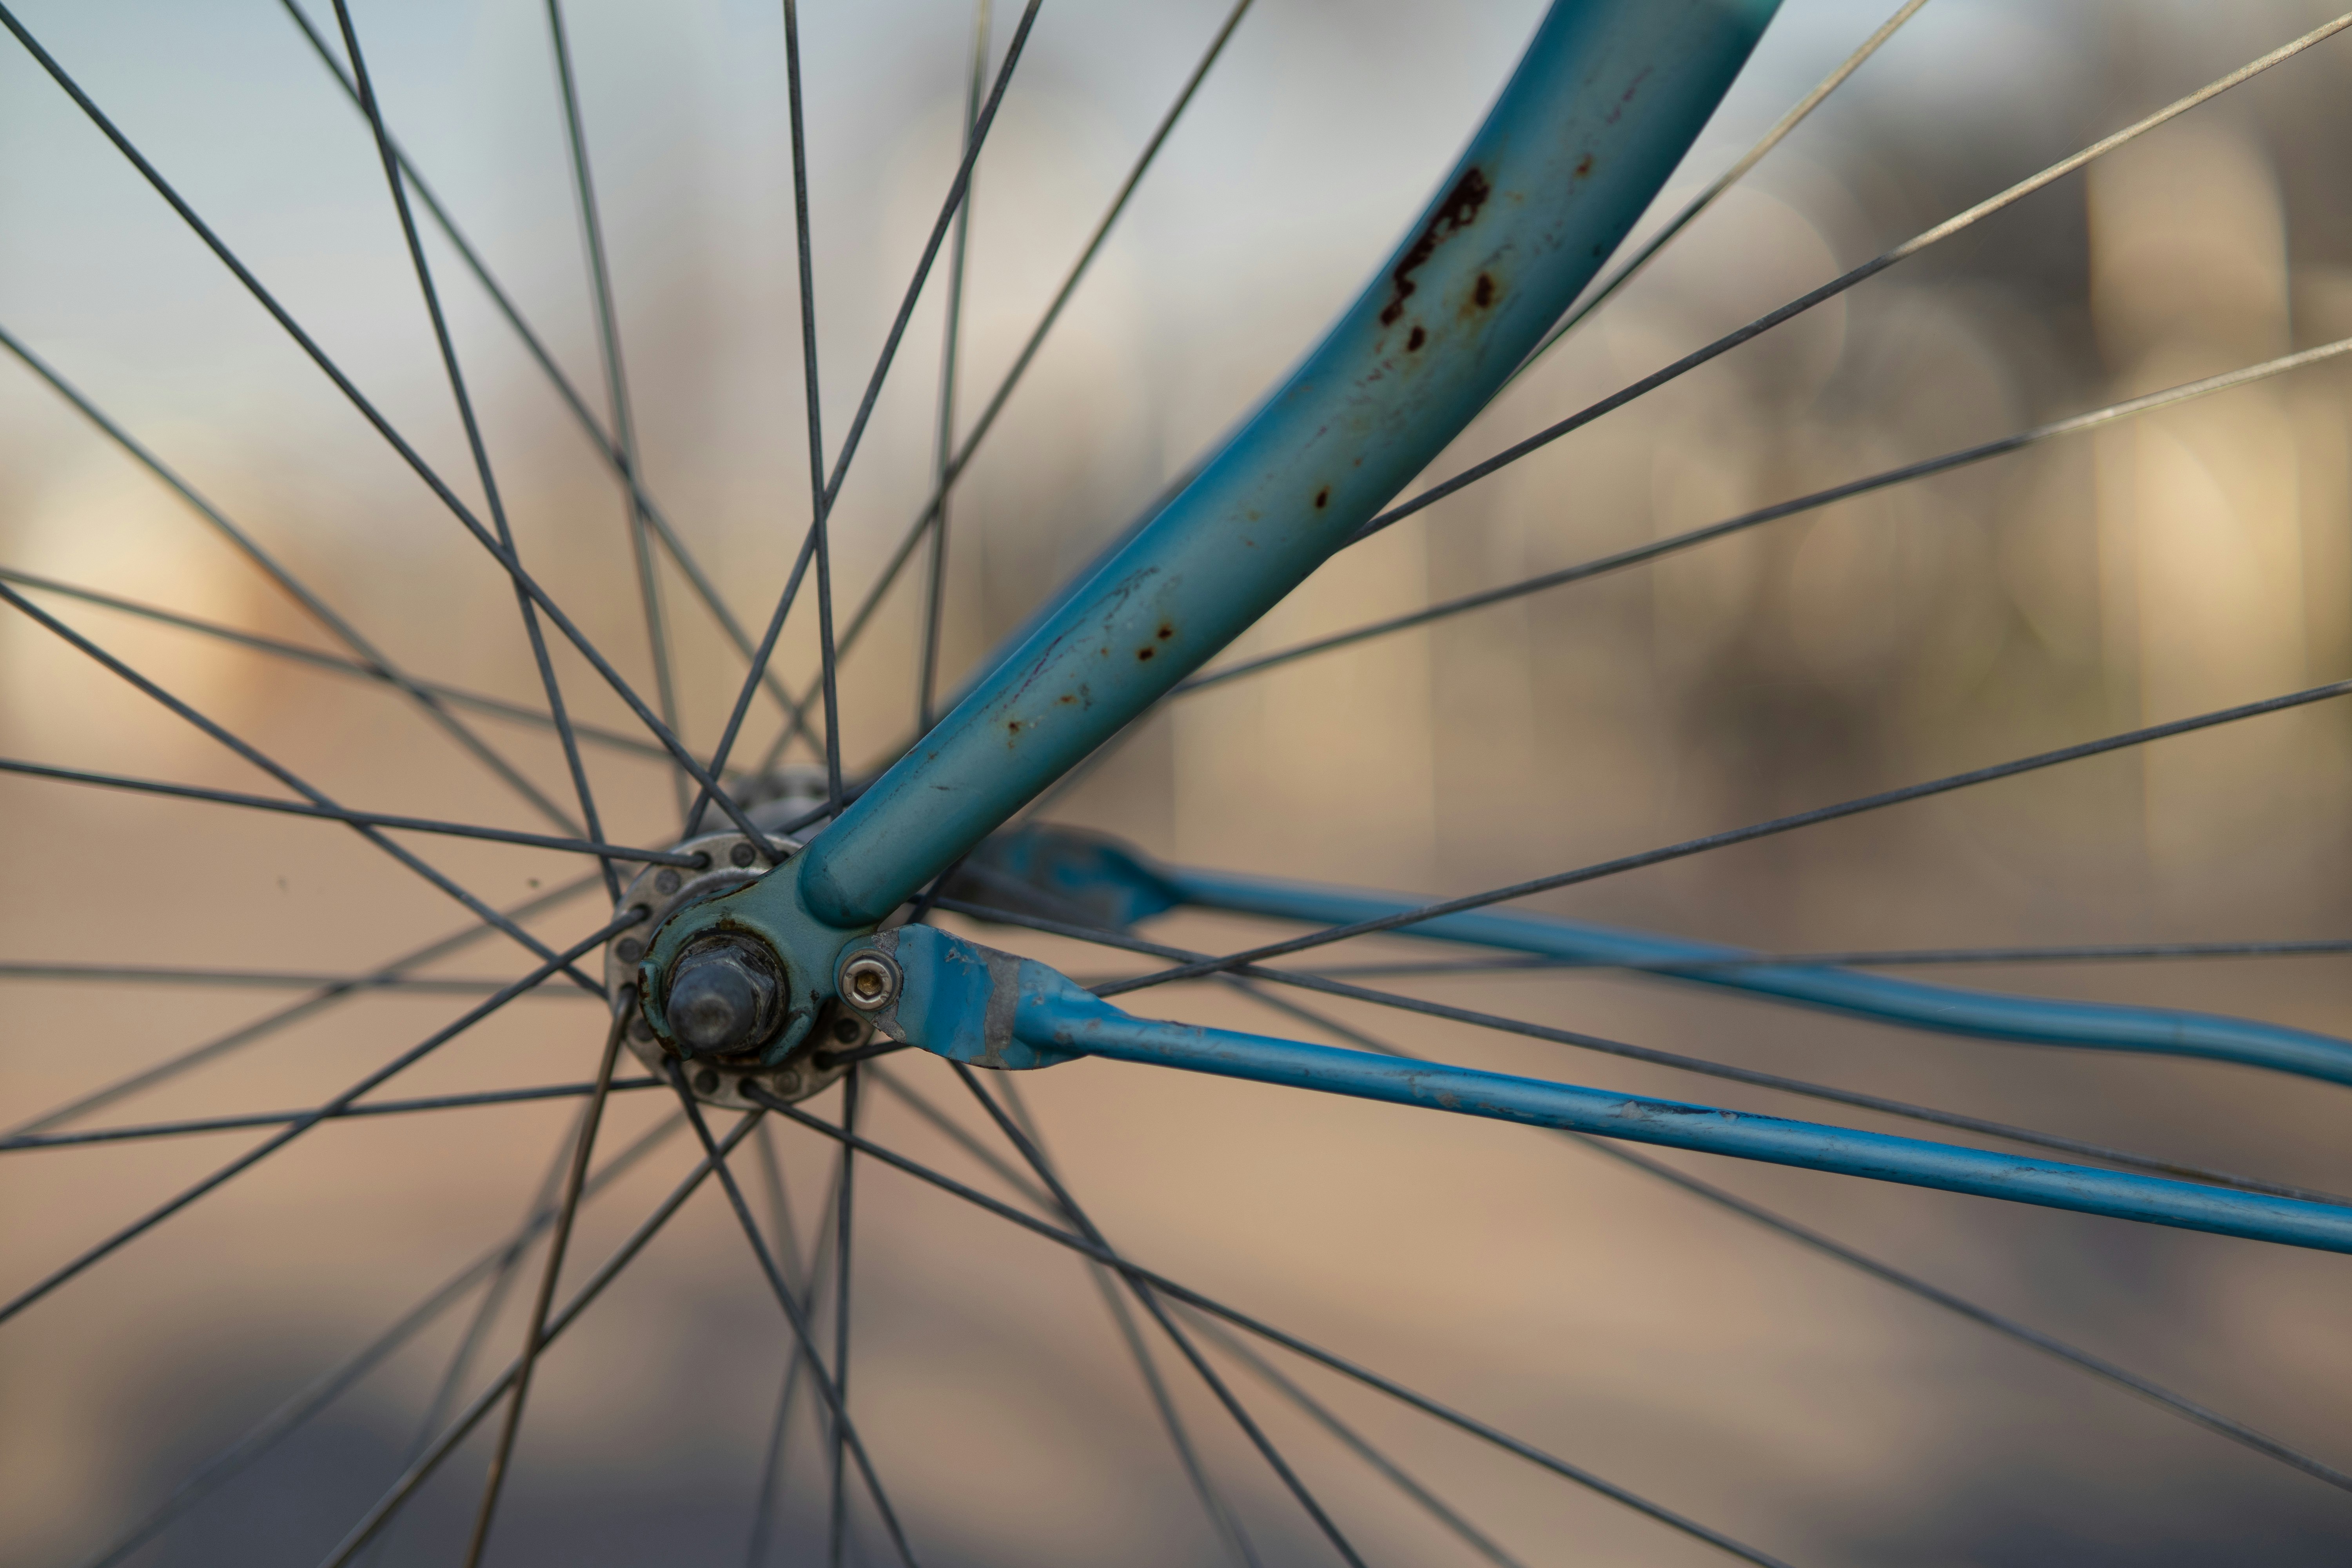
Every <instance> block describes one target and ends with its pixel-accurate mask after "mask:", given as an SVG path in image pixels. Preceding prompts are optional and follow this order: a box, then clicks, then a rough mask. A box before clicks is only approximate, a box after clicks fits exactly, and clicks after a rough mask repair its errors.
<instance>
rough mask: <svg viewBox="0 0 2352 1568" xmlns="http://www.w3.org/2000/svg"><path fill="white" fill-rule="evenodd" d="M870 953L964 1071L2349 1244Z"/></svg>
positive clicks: (931, 953) (2059, 1180) (2154, 1183)
mask: <svg viewBox="0 0 2352 1568" xmlns="http://www.w3.org/2000/svg"><path fill="white" fill-rule="evenodd" d="M873 945H874V946H875V947H877V948H878V949H880V950H881V951H883V952H886V953H887V954H888V955H889V956H891V957H892V959H893V960H894V961H895V962H896V963H898V965H899V966H900V969H901V971H902V972H903V973H904V975H905V983H904V986H903V990H902V993H901V994H900V996H899V997H898V1000H897V1001H896V1003H895V1004H894V1005H893V1006H892V1007H891V1008H890V1009H889V1010H888V1011H887V1012H886V1013H884V1014H883V1015H881V1016H879V1017H878V1018H877V1025H878V1026H880V1028H881V1029H882V1031H883V1032H884V1033H885V1034H887V1035H889V1036H890V1037H892V1038H894V1039H900V1040H906V1041H908V1042H909V1043H910V1044H914V1045H918V1046H921V1047H924V1048H926V1049H929V1050H930V1051H933V1052H935V1053H937V1054H939V1055H940V1056H945V1057H949V1058H952V1059H955V1060H959V1061H965V1062H971V1063H972V1064H974V1065H976V1066H982V1067H992V1068H1038V1067H1049V1066H1052V1065H1054V1064H1055V1063H1057V1062H1062V1061H1067V1060H1070V1059H1072V1058H1076V1057H1082V1056H1092V1057H1107V1058H1111V1059H1113V1060H1117V1061H1129V1062H1140V1063H1144V1064H1147V1065H1150V1066H1152V1067H1163V1068H1182V1069H1184V1070H1185V1071H1188V1072H1200V1073H1210V1074H1213V1075H1215V1076H1217V1077H1221V1078H1238V1079H1249V1080H1251V1081H1253V1082H1256V1083H1271V1084H1282V1085H1286V1086H1288V1087H1290V1088H1294V1089H1316V1090H1318V1091H1320V1092H1322V1093H1326V1094H1344V1095H1349V1096H1352V1097H1354V1098H1356V1099H1360V1100H1381V1101H1384V1102H1386V1103H1388V1104H1391V1105H1414V1106H1422V1107H1425V1108H1427V1109H1430V1110H1447V1111H1452V1112H1454V1114H1456V1115H1462V1116H1480V1117H1486V1118H1490V1119H1493V1120H1495V1121H1515V1122H1517V1123H1519V1124H1521V1125H1522V1126H1528V1127H1552V1128H1559V1129H1562V1130H1564V1131H1573V1132H1586V1133H1591V1134H1593V1135H1594V1136H1597V1137H1602V1138H1622V1139H1625V1140H1627V1141H1629V1142H1637V1143H1654V1144H1659V1145H1662V1146H1664V1147H1666V1148H1673V1149H1689V1150H1694V1151H1696V1152H1700V1153H1706V1154H1727V1155H1731V1156H1733V1157H1735V1158H1738V1159H1746V1160H1761V1161H1765V1162H1767V1163H1772V1164H1777V1165H1795V1166H1799V1167H1801V1168H1803V1169H1806V1170H1813V1171H1826V1172H1829V1173H1832V1174H1836V1175H1844V1176H1864V1177H1867V1178H1869V1179H1871V1180H1874V1181H1881V1182H1896V1183H1901V1184H1905V1185H1908V1186H1916V1187H1932V1188H1936V1189H1938V1190H1940V1191H1944V1192H1952V1193H1967V1194H1972V1195H1975V1196H1978V1197H1988V1198H2000V1199H2005V1200H2007V1201H2010V1202H2012V1203H2025V1204H2033V1205H2040V1206H2042V1207H2044V1208H2057V1209H2069V1210H2073V1211H2074V1212H2075V1213H2078V1214H2094V1215H2106V1216H2108V1217H2110V1218H2115V1219H2129V1220H2139V1221H2143V1222H2146V1223H2148V1224H2152V1225H2165V1226H2176V1227H2178V1228H2180V1229H2184V1230H2201V1231H2207V1232H2210V1233H2212V1234H2214V1235H2217V1236H2233V1237H2243V1238H2245V1239H2247V1240H2252V1241H2268V1242H2277V1243H2281V1244H2284V1245H2286V1246H2290V1247H2313V1248H2316V1249H2318V1250H2321V1251H2327V1252H2352V1208H2345V1207H2337V1206H2335V1205H2326V1204H2314V1203H2304V1202H2300V1201H2297V1200H2295V1199H2292V1198H2275V1197H2269V1196H2265V1195H2263V1194H2256V1193H2242V1192H2234V1191H2231V1190H2229V1189H2226V1188H2221V1187H2207V1186H2200V1185H2199V1184H2195V1183H2193V1182H2175V1181H2167V1180H2163V1179H2161V1178H2158V1177H2153V1176H2137V1175H2130V1174H2126V1173H2122V1172H2117V1171H2103V1170H2097V1169H2094V1168H2092V1167H2090V1166H2086V1165H2070V1164H2064V1163H2059V1162H2056V1161H2052V1160H2035V1159H2028V1158H2025V1157H2022V1156H2020V1155H2014V1154H1999V1153H1992V1152H1987V1151H1984V1150H1980V1149H1969V1148H1962V1147H1960V1146H1958V1145H1955V1144H1949V1143H1937V1142H1929V1141H1927V1140H1925V1139H1917V1138H1896V1137H1889V1136H1887V1135H1885V1134H1883V1133H1876V1132H1862V1131H1855V1130H1853V1129H1852V1128H1845V1127H1833V1126H1827V1125H1824V1124H1822V1123H1820V1122H1812V1121H1790V1120H1787V1119H1784V1118H1781V1117H1777V1116H1756V1115H1750V1114H1748V1112H1745V1111H1738V1110H1717V1109H1715V1108H1712V1107H1709V1106H1703V1105H1687V1104H1684V1103H1682V1102H1680V1101H1677V1100H1653V1099H1650V1098H1648V1097H1646V1096H1642V1095H1626V1094H1612V1093H1609V1092H1607V1091H1605V1090H1601V1089H1584V1088H1580V1087H1579V1086H1577V1085H1574V1084H1566V1083H1554V1082H1551V1081H1549V1080H1547V1079H1530V1078H1518V1077H1515V1076H1513V1075H1510V1074H1507V1073H1495V1072H1481V1071H1478V1070H1476V1069H1474V1068H1456V1067H1445V1066H1441V1065H1437V1064H1433V1063H1428V1062H1418V1061H1407V1060H1400V1059H1398V1058H1393V1057H1382V1056H1374V1055H1372V1054H1371V1053H1370V1052H1367V1051H1350V1050H1341V1049H1339V1048H1337V1047H1330V1046H1311V1045H1307V1044H1303V1043H1301V1042H1299V1041H1296V1040H1281V1039H1274V1038H1270V1037H1265V1036H1263V1035H1245V1034H1240V1033H1236V1032H1234V1031H1233V1030H1229V1029H1208V1028H1201V1027H1197V1026H1191V1025H1182V1024H1167V1023H1159V1022H1154V1021H1152V1020H1150V1019H1144V1018H1137V1017H1133V1016H1129V1014H1127V1013H1124V1012H1122V1011H1120V1010H1119V1009H1118V1008H1117V1007H1114V1006H1112V1005H1110V1004H1109V1003H1108V1002H1105V1001H1103V1000H1101V999H1100V998H1098V997H1097V996H1094V995H1092V994H1089V993H1087V992H1086V991H1083V990H1081V989H1079V987H1078V986H1077V985H1076V984H1073V983H1072V982H1071V981H1069V980H1067V979H1066V978H1065V977H1064V976H1062V975H1061V974H1059V973H1055V971H1054V970H1052V969H1050V968H1048V967H1046V966H1045V964H1042V963H1037V962H1036V961H1035V960H1034V959H1024V958H1018V957H1015V956H1014V955H1013V954H1010V953H1003V952H993V951H992V950H990V949H987V948H983V947H981V946H978V945H977V944H975V943H972V942H965V941H963V940H961V938H958V937H954V936H950V935H949V934H948V933H946V932H944V931H939V930H937V929H936V928H933V927H929V926H907V927H902V928H901V929H899V930H898V931H887V932H884V933H882V934H881V935H880V936H878V937H877V938H875V939H874V942H873Z"/></svg>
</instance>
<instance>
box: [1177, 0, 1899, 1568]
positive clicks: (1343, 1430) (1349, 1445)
mask: <svg viewBox="0 0 2352 1568" xmlns="http://www.w3.org/2000/svg"><path fill="white" fill-rule="evenodd" d="M1919 3H1920V4H1922V5H1924V4H1926V0H1919ZM1184 1315H1185V1316H1186V1317H1187V1318H1188V1319H1190V1320H1191V1321H1192V1326H1193V1328H1194V1329H1195V1330H1197V1331H1200V1332H1201V1333H1203V1334H1206V1335H1207V1336H1208V1337H1209V1338H1210V1339H1212V1340H1213V1341H1215V1342H1216V1343H1217V1348H1218V1349H1220V1350H1222V1351H1223V1352H1225V1353H1226V1354H1227V1355H1229V1356H1232V1357H1233V1358H1234V1360H1235V1361H1238V1362H1240V1363H1242V1364H1243V1365H1244V1366H1245V1367H1247V1368H1249V1369H1250V1371H1252V1372H1253V1373H1256V1374H1257V1375H1258V1377H1259V1378H1260V1379H1261V1380H1263V1381H1264V1382H1265V1384H1266V1386H1267V1387H1269V1388H1271V1389H1273V1390H1274V1391H1275V1392H1276V1393H1277V1394H1281V1395H1282V1396H1283V1397H1284V1398H1286V1399H1287V1400H1289V1401H1290V1402H1291V1403H1292V1404H1293V1405H1297V1406H1298V1408H1299V1409H1301V1410H1303V1411H1305V1412H1306V1413H1307V1416H1308V1417H1309V1418H1310V1419H1311V1420H1313V1421H1314V1422H1315V1424H1316V1425H1317V1426H1320V1427H1322V1428H1323V1430H1325V1431H1326V1432H1328V1433H1330V1434H1331V1436H1333V1437H1334V1438H1336V1439H1337V1440H1338V1441H1339V1444H1340V1445H1341V1446H1342V1447H1345V1448H1346V1449H1347V1450H1348V1451H1349V1453H1351V1454H1353V1455H1355V1456H1356V1458H1360V1459H1361V1460H1363V1461H1364V1463H1365V1464H1367V1465H1370V1467H1371V1468H1373V1469H1375V1470H1377V1471H1379V1472H1380V1474H1381V1479H1384V1480H1386V1481H1387V1482H1388V1483H1389V1484H1390V1485H1391V1486H1392V1487H1394V1488H1396V1489H1397V1490H1399V1491H1401V1492H1402V1493H1403V1494H1404V1495H1405V1496H1406V1497H1408V1498H1410V1499H1412V1500H1413V1501H1414V1502H1415V1503H1417V1504H1418V1505H1420V1507H1421V1509H1422V1510H1423V1512H1425V1513H1427V1514H1428V1515H1429V1516H1430V1517H1431V1518H1432V1519H1434V1520H1436V1521H1437V1522H1438V1523H1440V1524H1442V1525H1444V1527H1445V1528H1446V1529H1447V1530H1449V1531H1452V1532H1453V1533H1454V1535H1456V1536H1458V1537H1460V1538H1461V1540H1462V1542H1463V1543H1464V1544H1465V1545H1466V1546H1468V1547H1469V1548H1470V1550H1471V1551H1473V1552H1476V1553H1478V1555H1479V1556H1481V1557H1484V1558H1485V1559H1486V1561H1487V1562H1489V1563H1495V1564H1496V1568H1523V1565H1522V1564H1521V1563H1519V1560H1518V1559H1517V1558H1516V1557H1513V1556H1512V1555H1511V1554H1510V1553H1509V1552H1506V1551H1504V1550H1503V1549H1502V1548H1501V1547H1500V1546H1497V1545H1496V1544H1495V1542H1494V1539H1493V1538H1492V1537H1491V1536H1489V1535H1487V1534H1486V1531H1482V1530H1480V1529H1479V1528H1478V1527H1477V1526H1476V1525H1475V1524H1472V1523H1471V1522H1470V1521H1468V1520H1466V1519H1465V1518H1463V1517H1462V1516H1461V1515H1460V1514H1459V1513H1456V1512H1455V1511H1454V1510H1453V1509H1452V1508H1450V1507H1448V1506H1447V1505H1446V1503H1445V1502H1444V1500H1441V1499H1440V1498H1439V1497H1438V1496H1437V1495H1436V1494H1435V1493H1433V1492H1432V1491H1431V1490H1430V1489H1428V1488H1427V1487H1425V1486H1423V1485H1422V1484H1421V1483H1420V1482H1419V1481H1417V1480H1415V1479H1413V1478H1412V1476H1411V1475H1409V1474H1407V1473H1406V1472H1405V1471H1404V1470H1403V1469H1402V1468H1400V1467H1399V1466H1398V1464H1397V1463H1396V1461H1395V1460H1393V1459H1391V1458H1389V1457H1388V1456H1387V1455H1386V1454H1383V1453H1381V1451H1380V1450H1379V1449H1378V1448H1375V1447H1372V1445H1371V1444H1370V1442H1368V1441H1366V1440H1365V1438H1364V1436H1363V1434H1362V1433H1360V1432H1359V1431H1357V1430H1356V1429H1355V1428H1354V1427H1352V1426H1349V1425H1348V1424H1347V1423H1346V1422H1344V1421H1342V1420H1340V1419H1339V1416H1338V1415H1334V1414H1332V1412H1331V1410H1330V1409H1329V1407H1328V1406H1327V1405H1324V1404H1323V1402H1322V1401H1320V1400H1318V1399H1317V1398H1316V1397H1315V1396H1314V1395H1313V1394H1309V1393H1307V1391H1306V1390H1305V1389H1303V1388H1301V1387H1299V1386H1298V1384H1297V1383H1295V1382H1293V1381H1292V1380H1291V1379H1290V1378H1289V1376H1287V1375H1286V1373H1284V1372H1283V1371H1282V1370H1281V1369H1280V1368H1279V1367H1277V1366H1276V1365H1275V1364H1274V1363H1272V1362H1270V1361H1268V1360H1266V1359H1265V1357H1264V1356H1262V1355H1260V1354H1258V1353H1257V1352H1255V1351H1254V1350H1252V1349H1250V1347H1249V1344H1248V1342H1246V1341H1244V1339H1242V1337H1241V1336H1240V1335H1238V1334H1236V1333H1234V1332H1233V1331H1231V1330H1229V1329H1227V1328H1226V1327H1225V1326H1224V1325H1223V1323H1220V1322H1219V1321H1216V1320H1215V1319H1214V1318H1212V1317H1209V1316H1208V1315H1207V1314H1205V1313H1202V1312H1200V1311H1197V1310H1193V1309H1191V1308H1187V1309H1185V1313H1184Z"/></svg>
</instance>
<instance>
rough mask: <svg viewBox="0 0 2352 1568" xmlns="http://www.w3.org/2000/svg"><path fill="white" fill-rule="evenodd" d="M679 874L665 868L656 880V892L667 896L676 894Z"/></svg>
mask: <svg viewBox="0 0 2352 1568" xmlns="http://www.w3.org/2000/svg"><path fill="white" fill-rule="evenodd" d="M677 881H678V877H677V872H676V871H673V870H671V869H670V868H668V867H667V866H665V867H663V868H662V869H661V871H660V873H659V874H658V875H656V877H655V878H654V891H656V892H657V893H661V894H663V895H665V896H667V895H668V894H671V893H675V892H677Z"/></svg>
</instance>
